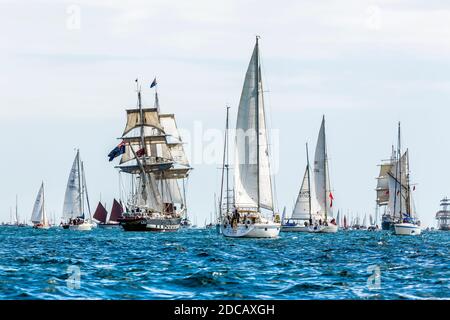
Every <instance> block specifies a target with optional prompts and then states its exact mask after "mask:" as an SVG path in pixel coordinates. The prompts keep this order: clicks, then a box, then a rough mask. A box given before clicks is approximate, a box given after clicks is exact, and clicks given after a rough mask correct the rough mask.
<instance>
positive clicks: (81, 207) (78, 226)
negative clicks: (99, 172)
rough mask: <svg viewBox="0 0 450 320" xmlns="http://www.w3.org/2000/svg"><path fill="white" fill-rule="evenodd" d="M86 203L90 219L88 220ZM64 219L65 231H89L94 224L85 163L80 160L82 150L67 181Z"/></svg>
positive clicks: (76, 157) (78, 152)
mask: <svg viewBox="0 0 450 320" xmlns="http://www.w3.org/2000/svg"><path fill="white" fill-rule="evenodd" d="M85 203H86V204H87V209H88V210H87V212H88V214H89V217H88V218H86V214H85ZM63 219H64V220H65V223H64V224H62V227H63V228H64V229H70V230H80V231H88V230H91V229H92V227H93V224H92V222H91V209H90V205H89V197H88V192H87V186H86V178H85V175H84V168H83V162H82V161H81V158H80V150H77V154H76V156H75V159H74V161H73V164H72V169H71V170H70V174H69V180H68V181H67V187H66V193H65V195H64V206H63Z"/></svg>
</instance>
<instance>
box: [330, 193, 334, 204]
mask: <svg viewBox="0 0 450 320" xmlns="http://www.w3.org/2000/svg"><path fill="white" fill-rule="evenodd" d="M329 197H330V208H331V207H332V206H333V199H334V198H333V194H332V193H331V192H330V195H329Z"/></svg>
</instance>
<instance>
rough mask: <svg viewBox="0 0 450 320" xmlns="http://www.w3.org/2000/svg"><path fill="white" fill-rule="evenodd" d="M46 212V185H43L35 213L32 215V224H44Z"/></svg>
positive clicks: (37, 198) (35, 204)
mask: <svg viewBox="0 0 450 320" xmlns="http://www.w3.org/2000/svg"><path fill="white" fill-rule="evenodd" d="M45 220H46V219H45V210H44V183H42V184H41V187H40V188H39V192H38V194H37V197H36V201H35V202H34V207H33V211H32V214H31V222H33V223H44V222H46V221H45Z"/></svg>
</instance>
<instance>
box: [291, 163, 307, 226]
mask: <svg viewBox="0 0 450 320" xmlns="http://www.w3.org/2000/svg"><path fill="white" fill-rule="evenodd" d="M308 175H309V169H308V166H307V167H306V169H305V174H304V175H303V181H302V185H301V187H300V191H299V193H298V196H297V201H296V202H295V207H294V211H293V212H292V218H293V219H302V220H308V219H309V218H310V212H311V207H310V198H309V197H310V192H311V188H310V185H309V181H310V178H309V176H308Z"/></svg>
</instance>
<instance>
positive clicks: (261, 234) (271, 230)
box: [222, 223, 281, 238]
mask: <svg viewBox="0 0 450 320" xmlns="http://www.w3.org/2000/svg"><path fill="white" fill-rule="evenodd" d="M280 230H281V224H279V223H254V224H250V225H246V224H243V223H239V224H237V226H236V227H235V228H233V227H232V226H230V225H227V226H226V227H224V226H222V234H223V235H224V236H225V237H229V238H276V237H278V235H279V234H280Z"/></svg>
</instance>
